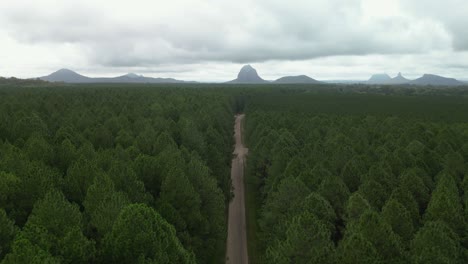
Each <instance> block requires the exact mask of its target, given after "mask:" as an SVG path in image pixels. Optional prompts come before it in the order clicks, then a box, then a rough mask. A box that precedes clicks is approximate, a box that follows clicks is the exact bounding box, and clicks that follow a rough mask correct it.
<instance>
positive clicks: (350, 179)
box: [341, 156, 367, 192]
mask: <svg viewBox="0 0 468 264" xmlns="http://www.w3.org/2000/svg"><path fill="white" fill-rule="evenodd" d="M366 172H367V170H366V166H365V163H364V159H363V158H362V157H361V156H356V157H354V158H352V159H351V160H349V161H348V163H346V165H345V166H344V168H343V170H342V171H341V177H342V178H343V181H344V182H345V184H346V186H348V189H349V190H350V191H351V192H355V191H356V190H357V189H358V188H359V185H360V184H361V176H362V175H364V174H365V173H366Z"/></svg>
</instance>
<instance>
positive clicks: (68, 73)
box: [39, 69, 185, 83]
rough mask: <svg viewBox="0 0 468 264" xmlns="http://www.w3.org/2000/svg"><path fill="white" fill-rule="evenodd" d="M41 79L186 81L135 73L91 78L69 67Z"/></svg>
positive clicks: (130, 81) (50, 80) (122, 81)
mask: <svg viewBox="0 0 468 264" xmlns="http://www.w3.org/2000/svg"><path fill="white" fill-rule="evenodd" d="M39 79H41V80H44V81H48V82H65V83H185V81H180V80H176V79H172V78H152V77H145V76H143V75H137V74H135V73H129V74H125V75H122V76H118V77H110V78H105V77H103V78H90V77H87V76H83V75H80V74H78V73H76V72H74V71H72V70H68V69H61V70H58V71H56V72H54V73H52V74H50V75H47V76H44V77H40V78H39Z"/></svg>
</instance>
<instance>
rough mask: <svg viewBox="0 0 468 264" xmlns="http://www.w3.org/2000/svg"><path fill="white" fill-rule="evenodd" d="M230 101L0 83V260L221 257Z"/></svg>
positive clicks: (192, 93)
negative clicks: (11, 85) (4, 84)
mask: <svg viewBox="0 0 468 264" xmlns="http://www.w3.org/2000/svg"><path fill="white" fill-rule="evenodd" d="M232 124H233V112H232V100H231V97H229V96H227V95H226V94H223V93H222V92H219V91H217V90H214V89H203V90H200V89H192V88H177V87H167V88H164V87H145V86H144V85H141V86H133V87H127V86H124V85H122V86H119V85H113V86H112V87H110V86H106V85H100V86H96V87H93V86H89V85H88V86H67V87H57V86H55V87H45V88H37V87H36V88H25V87H18V86H15V87H3V88H2V89H1V90H0V261H1V263H2V264H6V263H194V262H198V263H219V262H222V261H223V257H224V256H223V254H224V247H225V239H226V203H227V202H228V200H229V198H230V186H231V185H230V175H229V172H230V170H229V167H230V157H231V152H232Z"/></svg>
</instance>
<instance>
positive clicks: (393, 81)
mask: <svg viewBox="0 0 468 264" xmlns="http://www.w3.org/2000/svg"><path fill="white" fill-rule="evenodd" d="M408 82H410V80H409V79H406V78H405V77H403V75H402V74H401V72H399V73H398V75H397V76H396V77H394V78H392V79H391V80H390V81H389V84H405V83H408Z"/></svg>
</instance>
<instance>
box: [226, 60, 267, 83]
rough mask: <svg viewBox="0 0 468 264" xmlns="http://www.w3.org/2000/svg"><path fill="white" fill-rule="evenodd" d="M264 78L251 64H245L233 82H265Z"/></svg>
mask: <svg viewBox="0 0 468 264" xmlns="http://www.w3.org/2000/svg"><path fill="white" fill-rule="evenodd" d="M264 82H265V80H263V79H262V78H261V77H260V76H259V75H258V73H257V70H255V69H254V68H253V67H252V66H251V65H250V64H248V65H244V66H243V67H242V68H241V70H240V72H239V74H238V75H237V79H235V80H233V81H232V83H264Z"/></svg>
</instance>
